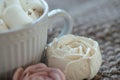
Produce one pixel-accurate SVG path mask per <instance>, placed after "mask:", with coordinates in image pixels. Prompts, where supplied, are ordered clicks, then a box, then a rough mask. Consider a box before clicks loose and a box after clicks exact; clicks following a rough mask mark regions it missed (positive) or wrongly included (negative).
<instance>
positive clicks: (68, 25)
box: [48, 9, 73, 37]
mask: <svg viewBox="0 0 120 80" xmlns="http://www.w3.org/2000/svg"><path fill="white" fill-rule="evenodd" d="M48 17H49V19H50V21H52V23H53V22H54V21H55V20H57V19H58V18H61V17H62V18H63V19H64V20H65V24H64V28H63V29H62V31H61V33H60V34H59V36H58V37H61V36H63V35H65V34H69V33H70V32H71V31H72V26H73V21H72V18H71V16H70V15H69V14H68V13H67V12H66V11H64V10H61V9H55V10H52V11H51V12H49V13H48ZM53 27H54V26H50V27H49V29H50V28H53Z"/></svg>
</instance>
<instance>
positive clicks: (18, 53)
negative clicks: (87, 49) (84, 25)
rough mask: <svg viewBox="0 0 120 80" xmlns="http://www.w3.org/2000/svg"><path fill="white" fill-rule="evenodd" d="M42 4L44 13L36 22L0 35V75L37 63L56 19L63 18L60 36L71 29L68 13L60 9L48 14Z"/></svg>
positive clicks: (44, 3)
mask: <svg viewBox="0 0 120 80" xmlns="http://www.w3.org/2000/svg"><path fill="white" fill-rule="evenodd" d="M40 1H41V2H42V5H43V8H44V13H43V15H42V16H41V17H40V18H39V19H37V20H36V21H34V22H32V23H30V24H27V25H25V26H24V27H20V28H19V29H18V28H16V29H11V30H10V31H9V32H1V33H0V74H2V73H5V72H8V71H10V70H13V69H15V68H17V67H18V66H24V65H27V64H30V63H38V62H39V61H40V59H41V55H42V52H43V51H44V47H45V46H46V42H47V32H48V29H50V28H52V27H51V25H52V24H53V22H54V21H55V20H57V19H58V18H60V17H61V18H64V20H65V21H66V23H65V27H64V28H63V30H62V32H61V34H60V35H59V36H62V35H64V34H68V33H70V32H71V29H72V19H71V17H70V15H69V14H68V13H66V12H65V11H64V10H61V9H55V10H53V11H51V12H48V5H47V3H46V2H45V1H44V0H40Z"/></svg>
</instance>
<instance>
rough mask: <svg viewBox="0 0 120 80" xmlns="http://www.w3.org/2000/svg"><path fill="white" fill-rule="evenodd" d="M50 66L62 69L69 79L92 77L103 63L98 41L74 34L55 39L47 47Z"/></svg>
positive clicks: (80, 79) (79, 79) (77, 79)
mask: <svg viewBox="0 0 120 80" xmlns="http://www.w3.org/2000/svg"><path fill="white" fill-rule="evenodd" d="M47 59H48V66H50V67H54V68H59V69H61V70H62V71H63V72H64V74H65V76H66V79H67V80H82V79H92V78H93V77H94V76H95V75H96V74H97V72H98V70H99V68H100V65H101V63H102V57H101V53H100V49H99V45H98V43H97V42H96V41H94V40H92V39H90V38H85V37H80V36H74V35H65V36H63V37H61V38H59V39H54V40H53V42H52V43H51V44H50V45H49V46H48V47H47Z"/></svg>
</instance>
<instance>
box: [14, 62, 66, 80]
mask: <svg viewBox="0 0 120 80" xmlns="http://www.w3.org/2000/svg"><path fill="white" fill-rule="evenodd" d="M13 80H65V76H64V74H63V73H62V72H61V71H60V70H59V69H56V68H48V67H47V66H46V65H45V64H43V63H40V64H36V65H32V66H29V67H28V68H26V69H25V70H24V69H23V68H18V69H17V71H16V72H15V74H14V76H13Z"/></svg>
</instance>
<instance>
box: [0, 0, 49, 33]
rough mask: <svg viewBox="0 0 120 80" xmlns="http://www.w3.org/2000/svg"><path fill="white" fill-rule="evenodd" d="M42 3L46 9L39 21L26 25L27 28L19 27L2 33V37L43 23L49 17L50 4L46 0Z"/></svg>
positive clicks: (42, 0)
mask: <svg viewBox="0 0 120 80" xmlns="http://www.w3.org/2000/svg"><path fill="white" fill-rule="evenodd" d="M40 1H41V3H42V5H43V9H44V12H43V14H42V16H40V17H39V18H38V19H37V20H34V21H33V22H31V23H29V24H26V25H24V26H26V27H18V28H13V29H8V30H6V31H3V32H0V35H2V34H10V33H14V32H18V31H22V30H25V29H29V28H31V27H33V26H32V25H34V24H36V23H37V22H40V21H42V20H43V19H44V18H45V16H46V15H47V13H48V10H49V8H48V4H47V2H46V1H45V0H40Z"/></svg>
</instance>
